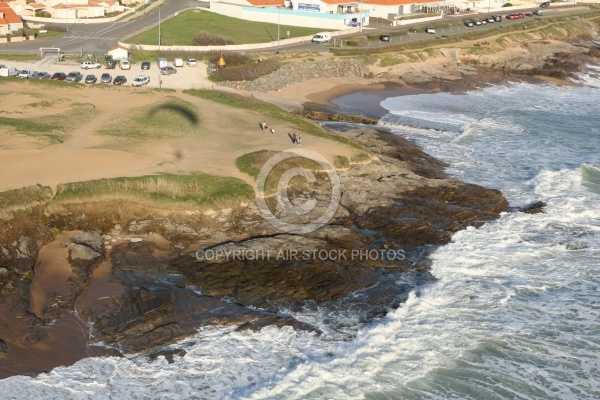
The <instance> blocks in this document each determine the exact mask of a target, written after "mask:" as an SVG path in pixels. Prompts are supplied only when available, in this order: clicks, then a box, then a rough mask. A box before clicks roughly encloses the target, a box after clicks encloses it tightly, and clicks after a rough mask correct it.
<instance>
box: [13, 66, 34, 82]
mask: <svg viewBox="0 0 600 400" xmlns="http://www.w3.org/2000/svg"><path fill="white" fill-rule="evenodd" d="M34 75H35V71H34V70H33V69H32V68H25V69H22V70H20V71H19V75H17V76H18V77H19V78H27V79H31V78H33V76H34Z"/></svg>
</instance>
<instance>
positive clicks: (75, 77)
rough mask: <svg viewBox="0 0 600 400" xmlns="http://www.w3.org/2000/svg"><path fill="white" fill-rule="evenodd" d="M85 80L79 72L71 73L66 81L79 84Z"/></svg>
mask: <svg viewBox="0 0 600 400" xmlns="http://www.w3.org/2000/svg"><path fill="white" fill-rule="evenodd" d="M82 79H83V75H82V74H81V72H79V71H73V72H69V74H68V75H67V77H66V78H65V80H66V81H67V82H79V81H81V80H82Z"/></svg>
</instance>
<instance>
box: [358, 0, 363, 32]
mask: <svg viewBox="0 0 600 400" xmlns="http://www.w3.org/2000/svg"><path fill="white" fill-rule="evenodd" d="M358 5H359V7H360V21H358V26H359V27H360V31H359V32H362V26H363V13H362V0H359V2H358Z"/></svg>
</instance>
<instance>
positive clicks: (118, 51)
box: [108, 46, 129, 60]
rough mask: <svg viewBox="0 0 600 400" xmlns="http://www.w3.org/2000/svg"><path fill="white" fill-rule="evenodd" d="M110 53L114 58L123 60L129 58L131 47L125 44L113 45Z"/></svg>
mask: <svg viewBox="0 0 600 400" xmlns="http://www.w3.org/2000/svg"><path fill="white" fill-rule="evenodd" d="M108 55H110V56H112V58H113V60H121V59H123V58H124V59H128V58H129V49H128V48H127V47H123V46H117V47H113V48H112V49H110V50H108Z"/></svg>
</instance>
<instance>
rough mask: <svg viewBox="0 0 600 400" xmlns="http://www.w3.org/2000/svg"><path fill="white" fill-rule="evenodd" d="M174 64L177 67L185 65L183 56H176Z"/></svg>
mask: <svg viewBox="0 0 600 400" xmlns="http://www.w3.org/2000/svg"><path fill="white" fill-rule="evenodd" d="M173 66H175V67H183V58H175V59H173Z"/></svg>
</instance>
